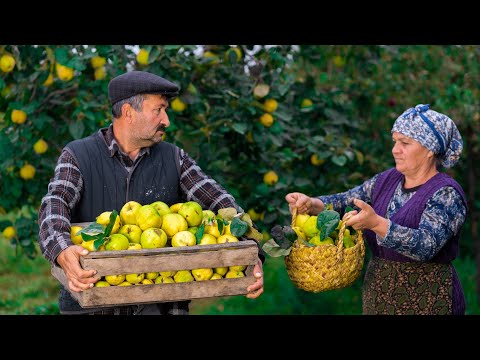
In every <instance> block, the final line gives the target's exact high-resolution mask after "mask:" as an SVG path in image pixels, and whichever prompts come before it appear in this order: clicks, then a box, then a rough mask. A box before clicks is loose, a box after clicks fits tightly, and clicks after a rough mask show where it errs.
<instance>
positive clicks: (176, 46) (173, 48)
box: [163, 45, 182, 50]
mask: <svg viewBox="0 0 480 360" xmlns="http://www.w3.org/2000/svg"><path fill="white" fill-rule="evenodd" d="M181 47H182V46H181V45H165V46H164V47H163V48H164V49H165V50H178V49H180V48H181Z"/></svg>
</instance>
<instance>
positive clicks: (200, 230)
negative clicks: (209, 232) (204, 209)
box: [195, 223, 205, 245]
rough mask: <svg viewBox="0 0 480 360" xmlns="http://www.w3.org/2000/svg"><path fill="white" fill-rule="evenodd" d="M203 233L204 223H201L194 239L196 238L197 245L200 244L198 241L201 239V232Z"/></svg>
mask: <svg viewBox="0 0 480 360" xmlns="http://www.w3.org/2000/svg"><path fill="white" fill-rule="evenodd" d="M204 231H205V223H202V225H200V226H199V227H198V229H197V231H196V232H195V237H196V238H197V245H198V244H200V240H202V238H203V232H204Z"/></svg>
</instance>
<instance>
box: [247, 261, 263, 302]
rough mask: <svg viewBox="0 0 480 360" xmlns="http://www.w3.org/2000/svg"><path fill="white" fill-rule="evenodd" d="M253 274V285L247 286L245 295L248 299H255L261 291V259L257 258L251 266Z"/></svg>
mask: <svg viewBox="0 0 480 360" xmlns="http://www.w3.org/2000/svg"><path fill="white" fill-rule="evenodd" d="M253 276H255V278H256V279H257V280H256V281H255V283H254V284H253V285H250V286H249V287H248V288H247V291H248V294H247V295H245V296H246V297H247V298H249V299H256V298H257V297H259V296H260V295H261V294H262V293H263V271H262V261H261V260H260V259H259V260H258V263H257V264H256V265H255V266H254V267H253Z"/></svg>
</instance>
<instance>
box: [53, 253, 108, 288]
mask: <svg viewBox="0 0 480 360" xmlns="http://www.w3.org/2000/svg"><path fill="white" fill-rule="evenodd" d="M87 254H88V250H87V249H84V248H83V247H81V246H79V245H72V246H69V247H68V248H66V249H65V250H63V251H62V252H61V253H60V254H59V255H58V257H57V262H58V264H59V265H60V266H61V267H62V269H63V271H64V272H65V275H66V276H67V279H68V287H69V288H70V290H72V291H75V292H81V291H83V290H87V289H90V288H92V287H93V284H95V283H96V282H97V281H98V280H100V278H98V277H95V275H96V273H97V271H96V270H83V269H82V267H81V266H80V255H87Z"/></svg>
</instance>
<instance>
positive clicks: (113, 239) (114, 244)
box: [105, 234, 130, 251]
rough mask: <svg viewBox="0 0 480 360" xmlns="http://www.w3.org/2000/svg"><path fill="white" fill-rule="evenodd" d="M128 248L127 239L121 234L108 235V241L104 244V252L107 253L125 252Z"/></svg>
mask: <svg viewBox="0 0 480 360" xmlns="http://www.w3.org/2000/svg"><path fill="white" fill-rule="evenodd" d="M129 246H130V243H129V242H128V239H127V237H126V236H125V235H122V234H113V235H110V240H108V242H107V243H106V244H105V250H107V251H118V250H127V249H128V247H129Z"/></svg>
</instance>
